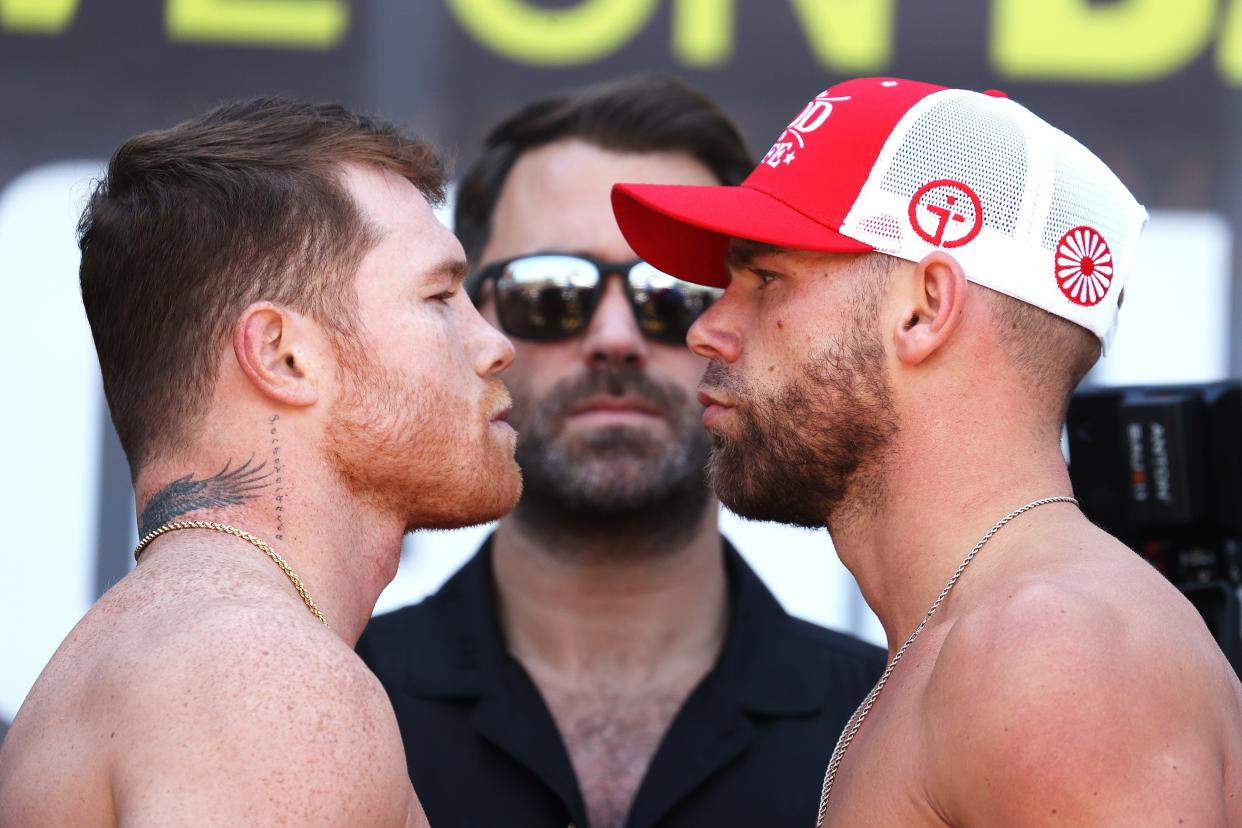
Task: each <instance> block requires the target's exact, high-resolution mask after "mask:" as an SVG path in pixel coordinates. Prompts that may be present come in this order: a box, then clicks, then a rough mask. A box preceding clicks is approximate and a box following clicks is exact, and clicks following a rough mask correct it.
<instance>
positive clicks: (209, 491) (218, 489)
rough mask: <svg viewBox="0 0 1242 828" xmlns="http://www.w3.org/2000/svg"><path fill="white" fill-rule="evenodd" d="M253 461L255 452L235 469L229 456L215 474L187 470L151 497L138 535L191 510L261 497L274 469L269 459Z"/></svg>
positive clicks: (229, 504)
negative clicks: (270, 468) (198, 474)
mask: <svg viewBox="0 0 1242 828" xmlns="http://www.w3.org/2000/svg"><path fill="white" fill-rule="evenodd" d="M253 462H254V455H251V456H250V458H249V459H247V460H246V462H245V463H242V464H241V465H240V466H238V467H237V468H235V469H234V468H232V465H233V461H232V460H229V461H228V462H227V463H225V464H224V468H222V469H220V471H218V472H216V473H215V474H213V475H212V476H211V477H205V478H202V479H198V478H195V477H194V475H193V474H187V475H185V476H184V477H179V478H177V479H176V480H174V481H173V482H171V483H169V484H168V485H167V486H165V487H164V488H162V489H160V490H159V491H158V492H156V493H155V494H153V495H151V497H150V498H148V499H147V503H146V506H144V507H143V509H142V517H141V518H140V519H139V521H138V535H139V536H140V537H145V536H146V535H147V534H149V533H150V532H153V531H155V530H156V529H158V528H160V527H161V526H163V525H164V524H165V523H168V522H169V521H171V520H176V519H177V518H179V517H181V516H182V515H185V514H188V513H189V512H196V511H198V510H200V509H220V508H223V507H225V506H236V505H238V504H240V503H245V502H246V501H247V500H253V499H254V498H256V497H258V494H256V492H257V491H258V490H259V489H265V488H267V487H268V485H269V484H268V482H267V480H268V478H269V477H271V476H272V473H271V472H269V471H267V470H266V469H267V463H260V464H259V465H257V466H254V465H251V464H252V463H253Z"/></svg>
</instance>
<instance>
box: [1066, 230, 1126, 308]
mask: <svg viewBox="0 0 1242 828" xmlns="http://www.w3.org/2000/svg"><path fill="white" fill-rule="evenodd" d="M1056 276H1057V284H1058V285H1059V286H1060V288H1061V292H1062V293H1064V294H1065V298H1066V299H1068V300H1070V301H1071V302H1073V303H1074V304H1075V305H1082V306H1083V307H1091V306H1092V305H1095V304H1098V303H1099V301H1100V300H1101V299H1103V298H1104V296H1105V294H1107V293H1108V288H1109V286H1110V285H1111V284H1112V283H1113V252H1112V251H1111V250H1109V249H1108V243H1107V242H1105V241H1104V237H1103V236H1101V235H1100V233H1099V231H1098V230H1096V229H1095V228H1094V227H1087V226H1086V225H1085V224H1084V225H1082V226H1080V227H1075V228H1074V229H1072V230H1070V231H1069V232H1068V233H1066V234H1065V235H1064V236H1062V237H1061V241H1059V242H1057V251H1056Z"/></svg>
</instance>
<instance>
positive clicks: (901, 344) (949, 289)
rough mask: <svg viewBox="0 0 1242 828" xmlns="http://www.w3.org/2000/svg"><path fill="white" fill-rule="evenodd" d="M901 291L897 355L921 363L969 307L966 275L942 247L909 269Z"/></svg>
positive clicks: (909, 362) (911, 363) (947, 337)
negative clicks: (967, 303) (967, 304)
mask: <svg viewBox="0 0 1242 828" xmlns="http://www.w3.org/2000/svg"><path fill="white" fill-rule="evenodd" d="M903 278H904V279H905V284H904V285H902V290H901V291H900V293H899V295H900V302H901V306H900V310H901V315H900V321H899V324H898V327H897V330H896V331H895V332H894V333H895V336H896V344H897V358H898V359H900V360H901V361H902V362H903V363H905V364H906V365H918V364H919V363H921V362H922V361H923V360H925V359H927V358H928V357H930V356H931V355H932V354H934V353H935V352H936V351H937V350H938V349H939V348H940V347H942V346H943V345H944V344H945V343H946V342H948V341H949V339H950V338H952V336H953V333H954V332H955V331H956V330H957V327H958V325H959V324H961V321H962V311H963V310H964V308H965V307H966V274H965V272H964V271H963V270H962V266H961V265H960V264H958V262H957V259H955V258H953V257H952V256H950V255H949V254H948V253H945V252H944V251H942V250H935V251H933V252H931V253H928V254H927V255H926V256H924V257H923V258H922V260H920V261H919V262H918V263H917V264H916V265H915V266H914V268H913V269H912V270H907V271H906V273H905V276H904V277H903Z"/></svg>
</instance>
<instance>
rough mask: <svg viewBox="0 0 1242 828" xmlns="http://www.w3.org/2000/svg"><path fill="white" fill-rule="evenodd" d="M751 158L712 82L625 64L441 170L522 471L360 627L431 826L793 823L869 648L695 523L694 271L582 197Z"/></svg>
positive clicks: (699, 500)
mask: <svg viewBox="0 0 1242 828" xmlns="http://www.w3.org/2000/svg"><path fill="white" fill-rule="evenodd" d="M751 166H752V160H751V158H750V157H749V155H748V153H747V151H746V149H745V146H744V144H743V141H742V139H741V137H740V135H739V133H738V131H737V128H736V127H735V126H734V125H733V124H732V123H731V122H730V121H729V119H728V118H727V117H726V116H725V115H724V113H723V112H721V110H720V109H719V108H717V107H716V106H715V105H714V104H713V103H711V102H710V101H709V100H707V99H706V98H704V97H703V96H702V95H700V94H699V93H697V92H695V91H694V90H692V89H690V88H689V87H687V86H686V85H684V84H682V83H680V82H677V81H674V80H671V79H668V78H663V77H656V76H642V77H637V78H633V79H629V80H624V81H621V82H617V83H614V84H609V85H605V86H599V87H594V88H588V89H584V90H580V91H578V92H575V93H572V94H568V95H564V96H558V97H554V98H550V99H547V100H542V101H538V102H536V103H533V104H530V105H529V106H527V107H526V108H524V109H522V110H521V111H520V112H518V113H517V114H515V115H514V116H512V117H511V118H509V119H508V120H506V121H504V122H503V123H501V124H500V125H499V126H497V127H496V128H495V129H494V130H493V132H492V133H491V134H490V136H489V137H488V139H487V143H486V146H485V148H484V150H483V153H482V156H481V157H480V159H479V160H478V161H477V162H476V163H475V164H474V166H473V167H472V168H471V169H470V170H469V171H468V172H467V174H466V175H465V177H464V178H463V180H462V182H461V184H460V187H459V190H458V202H457V213H456V223H457V232H458V235H459V237H460V238H461V240H462V243H463V246H464V247H465V249H466V255H467V258H468V259H469V260H470V262H471V265H472V268H473V275H472V276H471V277H470V278H469V279H468V280H467V285H468V289H469V290H470V292H471V295H472V296H473V297H474V299H475V300H476V302H477V303H478V304H479V306H480V309H481V310H482V312H483V314H484V316H486V317H487V318H489V319H490V320H492V321H494V322H495V323H496V324H497V325H498V326H499V327H500V328H501V330H502V331H504V332H506V333H507V334H508V336H509V337H510V338H511V339H512V340H513V341H514V344H515V347H516V350H517V355H516V359H515V363H514V365H513V366H512V367H511V369H510V370H509V372H508V373H507V374H506V381H507V382H508V384H509V385H510V388H511V391H512V394H513V401H514V408H513V414H512V420H511V422H512V423H513V425H514V426H515V427H516V428H517V430H518V433H519V438H518V448H517V457H518V461H519V464H520V465H521V466H522V469H523V473H524V477H525V492H524V495H523V497H522V499H521V501H520V503H519V505H518V507H517V509H516V510H515V511H514V512H513V514H512V515H511V516H510V517H508V518H505V519H504V520H502V521H501V522H500V524H499V527H498V528H497V530H496V533H495V535H494V536H492V538H490V539H489V540H488V541H487V542H486V543H485V544H484V546H483V548H482V549H480V550H479V552H478V554H477V555H476V556H475V557H474V558H473V559H472V560H471V561H470V562H469V563H468V564H467V565H466V566H465V567H464V568H463V569H462V570H461V571H460V572H459V573H458V574H457V575H455V576H454V577H453V578H452V579H451V580H450V581H449V582H448V583H447V584H446V585H445V586H444V587H443V588H442V589H441V591H440V592H439V593H438V594H436V595H434V596H432V597H431V598H429V599H427V600H426V601H424V602H423V603H421V604H419V605H416V606H413V607H409V608H406V609H403V610H400V611H398V612H396V613H393V614H390V615H388V616H384V617H380V618H377V619H375V620H374V621H373V622H372V624H371V626H370V627H369V628H368V631H367V633H366V634H365V635H364V637H363V640H362V642H361V643H360V645H359V652H360V653H361V654H362V655H363V658H364V659H365V660H367V662H368V663H369V664H370V665H371V667H372V668H373V669H374V670H375V671H376V673H377V675H378V676H379V677H380V680H381V681H382V682H383V683H384V684H385V686H386V687H387V689H388V692H389V695H390V697H391V699H392V702H393V705H394V708H395V710H396V711H397V718H398V722H399V724H400V727H401V730H402V733H403V736H404V738H405V743H406V746H407V757H408V761H409V767H410V774H411V777H412V778H413V780H414V783H415V785H416V786H417V788H418V790H419V792H420V796H421V797H422V802H423V805H424V807H425V808H426V811H427V814H428V818H429V819H430V821H431V823H432V824H433V825H435V826H437V828H450V827H451V826H477V825H505V826H507V827H510V826H511V827H513V828H522V826H549V825H565V824H574V825H578V826H586V825H590V826H592V828H620V826H622V825H628V826H632V827H633V828H640V827H641V828H647V826H720V825H771V826H784V825H794V826H798V825H809V824H811V822H812V820H813V819H814V814H815V808H816V803H817V795H818V785H819V780H820V779H821V778H822V772H823V765H824V762H825V761H826V760H827V755H826V748H825V745H828V744H830V743H831V741H832V740H833V739H835V738H836V734H837V733H838V732H839V731H840V728H841V727H842V726H843V725H844V723H845V721H846V719H847V718H848V716H849V715H850V712H851V711H852V710H853V708H854V706H855V705H856V704H857V703H858V702H859V701H860V700H861V699H862V697H863V695H864V694H865V693H866V692H867V690H868V689H869V688H870V686H871V684H872V683H873V682H874V680H875V679H876V678H877V677H878V676H879V671H880V670H881V669H882V667H883V655H882V653H881V652H880V651H879V650H878V649H877V648H873V647H870V646H869V645H865V644H862V643H861V642H858V641H855V640H853V639H850V638H848V637H846V636H843V635H840V634H837V633H833V632H830V631H828V630H824V629H821V628H818V627H815V626H813V625H811V624H808V623H806V622H803V621H798V620H795V619H793V618H791V617H789V616H788V615H786V614H785V612H784V611H783V610H782V609H781V607H780V605H779V604H778V603H777V602H776V600H775V599H774V598H773V596H772V595H771V594H770V593H769V592H768V591H767V589H766V588H765V587H764V586H763V585H762V583H761V582H760V581H759V579H758V578H757V577H756V576H755V575H754V573H753V572H751V570H750V569H749V568H748V567H747V565H746V563H745V562H744V561H743V560H742V558H741V557H740V556H739V555H738V553H737V552H736V551H735V550H733V549H732V547H730V546H729V544H728V543H727V542H726V541H725V540H724V539H723V538H722V537H721V535H720V533H719V529H718V527H717V514H718V505H717V502H716V500H715V498H714V497H713V496H712V495H711V492H710V490H709V488H708V486H707V484H706V473H705V466H706V461H707V456H708V440H707V437H706V434H705V432H704V430H703V428H702V425H701V423H700V413H701V409H700V407H699V405H698V403H697V402H696V399H695V386H696V384H697V383H698V380H699V378H700V377H701V375H702V373H703V369H704V367H705V366H706V361H705V360H703V359H702V358H701V357H698V356H696V355H695V354H693V353H692V352H691V351H690V350H689V349H688V348H687V347H686V346H685V336H686V333H687V331H688V329H689V327H690V325H691V324H692V323H693V322H694V320H695V319H696V318H697V317H698V316H699V314H701V313H702V312H703V311H704V310H706V309H707V308H708V307H709V306H710V305H711V303H712V302H713V301H714V300H715V299H716V297H717V296H718V295H719V291H717V290H714V289H711V288H704V287H701V286H698V285H694V284H690V283H687V282H683V281H680V280H678V279H674V278H672V277H671V276H668V275H667V274H665V273H661V272H660V271H658V270H656V269H655V268H653V267H651V266H650V265H648V264H646V263H645V262H642V261H640V260H639V259H638V257H637V256H636V255H635V254H634V251H633V250H632V249H631V248H630V247H629V245H628V244H626V243H625V241H624V239H623V238H622V236H621V234H620V231H619V230H618V228H617V224H616V221H615V219H614V218H613V216H612V212H611V209H610V206H609V191H610V188H611V187H612V185H613V184H614V183H615V182H617V181H623V180H627V179H629V178H637V179H640V180H644V181H650V182H658V183H665V184H687V185H711V184H731V183H737V182H739V181H740V180H741V178H742V177H743V176H745V175H746V173H747V172H748V171H749V170H750V168H751ZM776 554H779V553H776Z"/></svg>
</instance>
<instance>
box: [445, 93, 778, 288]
mask: <svg viewBox="0 0 1242 828" xmlns="http://www.w3.org/2000/svg"><path fill="white" fill-rule="evenodd" d="M571 138H577V139H580V140H583V141H586V142H588V143H590V144H594V145H595V146H598V147H600V148H602V149H606V150H612V151H615V152H632V153H646V152H684V153H686V154H687V155H689V156H691V157H692V158H695V159H697V160H698V161H700V162H701V163H702V164H703V165H704V166H706V167H707V168H708V169H709V170H711V172H712V173H713V174H714V175H715V176H716V178H717V179H719V181H720V183H721V184H728V185H734V184H740V183H741V182H742V180H743V179H745V178H746V176H747V175H749V174H750V172H751V170H752V169H754V166H755V161H754V159H753V158H752V156H751V154H750V151H749V150H748V149H747V147H746V142H745V140H744V139H743V138H742V133H741V131H740V130H739V129H738V127H737V125H736V124H735V123H733V121H732V120H731V119H730V118H729V116H728V115H726V114H725V112H724V110H723V109H721V108H720V107H719V106H717V105H716V103H715V102H713V101H712V100H711V99H710V98H708V97H707V96H706V95H704V94H703V93H701V92H699V91H698V90H696V89H694V88H693V87H692V86H690V85H689V84H687V83H685V82H684V81H681V80H678V79H677V78H674V77H672V76H669V75H664V74H657V73H644V74H639V75H633V76H630V77H627V78H623V79H621V80H617V81H612V82H609V83H603V84H597V85H593V86H586V87H582V88H580V89H575V90H571V91H569V92H565V93H562V94H558V95H554V96H552V97H548V98H543V99H541V100H537V101H534V102H533V103H530V104H527V105H526V106H525V107H523V108H522V109H520V110H519V111H517V112H516V113H514V114H513V115H511V116H510V117H508V118H506V119H505V120H503V121H501V122H500V123H499V124H498V125H496V127H495V128H494V129H492V131H491V132H490V133H488V135H487V138H486V139H485V141H484V145H483V152H482V154H481V155H480V156H479V158H478V159H477V160H476V161H475V162H474V164H473V165H471V167H470V168H469V169H468V170H467V171H466V173H465V175H463V176H462V178H461V181H460V183H459V184H458V188H457V204H456V208H455V215H454V230H455V232H456V233H457V237H458V239H460V240H461V244H462V247H464V248H465V251H466V258H467V259H468V260H469V261H470V264H471V266H472V267H473V268H474V269H475V270H477V269H478V266H479V265H480V264H481V262H480V256H481V255H482V252H483V248H484V247H485V246H486V245H487V241H488V238H489V237H490V236H491V229H492V215H493V213H494V212H495V209H496V202H497V201H498V200H499V198H500V193H501V190H502V189H503V188H504V184H505V180H506V179H507V178H508V176H509V171H510V170H511V169H513V165H514V164H515V163H517V160H518V158H520V157H521V155H522V154H523V153H525V152H528V151H530V150H532V149H535V148H538V147H541V146H544V145H546V144H551V143H553V142H556V141H562V140H567V139H571Z"/></svg>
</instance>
